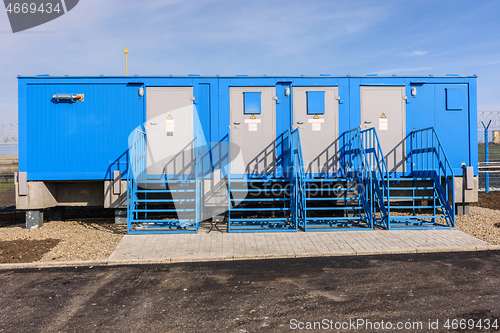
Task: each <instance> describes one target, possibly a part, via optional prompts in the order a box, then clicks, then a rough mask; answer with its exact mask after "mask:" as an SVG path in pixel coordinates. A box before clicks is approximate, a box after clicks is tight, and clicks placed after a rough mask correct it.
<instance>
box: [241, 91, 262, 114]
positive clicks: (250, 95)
mask: <svg viewBox="0 0 500 333" xmlns="http://www.w3.org/2000/svg"><path fill="white" fill-rule="evenodd" d="M261 94H262V93H261V92H244V93H243V99H244V103H245V108H244V113H245V114H260V113H261V105H260V103H261V98H260V97H261Z"/></svg>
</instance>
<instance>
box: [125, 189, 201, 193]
mask: <svg viewBox="0 0 500 333" xmlns="http://www.w3.org/2000/svg"><path fill="white" fill-rule="evenodd" d="M134 192H135V193H193V192H196V189H191V190H135V191H134Z"/></svg>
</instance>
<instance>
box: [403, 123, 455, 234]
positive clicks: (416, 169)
mask: <svg viewBox="0 0 500 333" xmlns="http://www.w3.org/2000/svg"><path fill="white" fill-rule="evenodd" d="M409 139H410V147H409V153H408V160H409V163H410V170H411V175H412V176H417V177H433V178H434V181H435V183H436V188H437V191H438V194H439V196H440V197H441V201H442V203H443V206H444V207H445V209H446V216H447V220H448V222H449V224H450V225H451V226H453V227H454V226H455V190H454V174H453V169H452V168H451V164H450V161H449V159H448V157H447V156H446V153H445V152H444V149H443V146H442V145H441V142H440V140H439V137H438V136H437V134H436V131H435V130H434V128H433V127H428V128H424V129H420V130H413V131H412V132H411V133H410V134H409ZM450 179H451V181H450ZM442 181H444V186H442V184H443V183H442Z"/></svg>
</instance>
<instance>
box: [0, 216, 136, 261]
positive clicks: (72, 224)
mask: <svg viewBox="0 0 500 333" xmlns="http://www.w3.org/2000/svg"><path fill="white" fill-rule="evenodd" d="M49 215H50V214H49V210H44V223H43V226H42V227H41V228H39V229H31V230H28V229H26V224H25V223H26V222H25V216H26V215H25V213H24V212H2V213H0V242H1V244H2V246H4V247H6V250H8V255H7V256H4V255H3V254H0V256H2V257H5V258H4V259H2V261H0V263H16V262H35V261H41V262H46V261H73V260H101V259H107V258H108V257H109V255H110V254H111V252H112V251H113V250H114V248H115V247H116V245H117V244H118V242H119V241H120V240H121V238H122V237H123V235H124V234H125V233H126V230H127V227H126V226H125V225H116V224H115V223H114V211H113V210H112V209H111V210H110V209H107V210H106V209H67V210H66V221H48V218H49ZM13 244H15V245H13ZM21 244H22V245H24V246H21ZM0 248H1V247H0ZM34 253H37V254H39V256H35V255H34ZM9 258H10V259H9ZM16 258H17V259H16ZM19 258H20V259H19ZM28 258H31V260H28ZM4 260H7V261H4ZM18 260H22V261H18Z"/></svg>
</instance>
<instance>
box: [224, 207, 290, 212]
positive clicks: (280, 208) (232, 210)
mask: <svg viewBox="0 0 500 333" xmlns="http://www.w3.org/2000/svg"><path fill="white" fill-rule="evenodd" d="M230 211H231V212H251V211H260V212H262V211H266V212H272V211H288V208H284V207H275V208H260V207H254V208H231V209H230Z"/></svg>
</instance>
